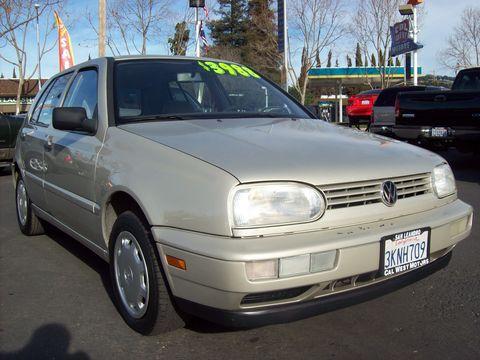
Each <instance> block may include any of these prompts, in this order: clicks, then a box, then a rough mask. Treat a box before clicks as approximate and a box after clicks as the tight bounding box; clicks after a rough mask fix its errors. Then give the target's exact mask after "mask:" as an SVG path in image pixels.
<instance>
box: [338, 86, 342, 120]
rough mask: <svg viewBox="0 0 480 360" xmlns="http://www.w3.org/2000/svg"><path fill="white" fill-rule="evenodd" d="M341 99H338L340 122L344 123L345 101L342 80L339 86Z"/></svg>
mask: <svg viewBox="0 0 480 360" xmlns="http://www.w3.org/2000/svg"><path fill="white" fill-rule="evenodd" d="M338 89H339V93H340V99H339V100H338V118H339V119H338V120H339V122H340V123H343V101H342V82H341V81H340V86H339V88H338Z"/></svg>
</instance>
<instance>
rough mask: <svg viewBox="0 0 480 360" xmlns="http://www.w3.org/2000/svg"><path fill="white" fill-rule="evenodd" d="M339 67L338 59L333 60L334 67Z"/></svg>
mask: <svg viewBox="0 0 480 360" xmlns="http://www.w3.org/2000/svg"><path fill="white" fill-rule="evenodd" d="M339 66H340V65H339V64H338V59H335V67H339Z"/></svg>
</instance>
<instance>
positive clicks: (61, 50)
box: [54, 11, 75, 71]
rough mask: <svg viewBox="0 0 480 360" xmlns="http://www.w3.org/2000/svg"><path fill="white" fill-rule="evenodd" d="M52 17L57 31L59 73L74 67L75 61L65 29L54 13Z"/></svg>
mask: <svg viewBox="0 0 480 360" xmlns="http://www.w3.org/2000/svg"><path fill="white" fill-rule="evenodd" d="M54 15H55V23H56V24H57V29H58V61H59V64H60V71H63V70H65V69H68V68H69V67H71V66H73V65H75V60H74V59H73V48H72V43H71V41H70V35H69V34H68V31H67V28H66V27H65V25H63V22H62V19H60V16H58V13H57V12H56V11H55V12H54Z"/></svg>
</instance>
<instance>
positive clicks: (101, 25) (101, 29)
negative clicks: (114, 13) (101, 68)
mask: <svg viewBox="0 0 480 360" xmlns="http://www.w3.org/2000/svg"><path fill="white" fill-rule="evenodd" d="M105 15H106V8H105V0H98V56H99V57H100V56H105V27H106V26H105V17H106V16H105Z"/></svg>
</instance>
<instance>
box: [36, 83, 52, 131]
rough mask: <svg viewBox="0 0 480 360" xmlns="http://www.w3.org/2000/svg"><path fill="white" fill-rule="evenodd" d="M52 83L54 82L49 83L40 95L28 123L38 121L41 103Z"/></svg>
mask: <svg viewBox="0 0 480 360" xmlns="http://www.w3.org/2000/svg"><path fill="white" fill-rule="evenodd" d="M54 82H55V81H53V82H51V83H50V84H49V85H48V88H46V89H45V90H44V91H43V93H42V95H40V98H39V99H38V101H37V102H36V104H35V109H34V110H33V113H32V116H31V117H30V122H32V123H34V122H36V121H37V120H38V115H39V114H40V110H42V105H43V102H44V101H45V98H46V96H47V94H48V92H49V91H50V90H51V89H52V85H53V83H54Z"/></svg>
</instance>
